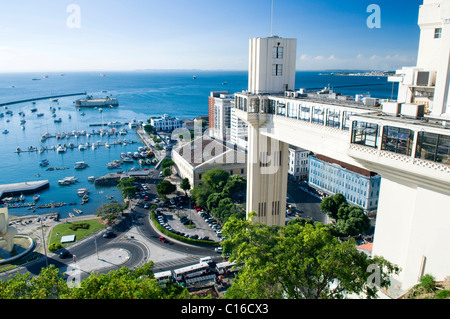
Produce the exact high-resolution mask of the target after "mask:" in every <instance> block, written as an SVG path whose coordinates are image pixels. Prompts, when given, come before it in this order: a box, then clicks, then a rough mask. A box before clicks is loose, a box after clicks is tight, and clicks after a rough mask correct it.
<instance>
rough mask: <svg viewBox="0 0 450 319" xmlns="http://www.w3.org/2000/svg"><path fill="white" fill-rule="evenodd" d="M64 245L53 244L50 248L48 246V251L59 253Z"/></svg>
mask: <svg viewBox="0 0 450 319" xmlns="http://www.w3.org/2000/svg"><path fill="white" fill-rule="evenodd" d="M61 248H62V245H61V244H60V243H53V244H51V245H50V246H48V250H50V251H57V250H58V249H61Z"/></svg>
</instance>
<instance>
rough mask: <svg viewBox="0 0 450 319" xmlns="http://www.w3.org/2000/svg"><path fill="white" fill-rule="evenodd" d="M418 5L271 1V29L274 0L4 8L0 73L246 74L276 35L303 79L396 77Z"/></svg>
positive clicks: (409, 58) (382, 0)
mask: <svg viewBox="0 0 450 319" xmlns="http://www.w3.org/2000/svg"><path fill="white" fill-rule="evenodd" d="M371 4H375V5H377V6H378V8H379V10H376V11H373V10H368V7H369V6H370V5H371ZM421 4H422V1H421V0H395V1H391V0H315V1H311V0H274V1H273V20H271V16H272V14H271V7H272V0H226V1H220V0H170V1H168V0H158V1H157V0H127V1H125V0H68V1H66V0H15V1H8V0H0V5H1V10H0V72H1V73H4V72H28V71H29V72H31V71H32V72H35V71H42V72H52V71H55V72H58V71H66V72H67V71H87V70H99V71H129V70H143V69H200V70H247V69H248V46H249V39H250V38H254V37H268V36H270V35H271V31H272V32H273V35H277V36H280V37H283V38H296V39H297V70H330V69H343V70H344V69H346V70H347V69H350V70H356V69H360V70H361V69H362V70H395V69H399V68H401V67H403V66H413V65H415V64H416V60H417V49H418V44H419V36H420V32H419V27H418V26H417V18H418V10H419V5H421ZM369 8H370V7H369ZM373 18H375V20H374V19H373ZM368 20H370V21H369V22H376V23H378V25H377V26H379V27H374V28H370V27H369V25H371V24H370V23H369V24H368ZM271 21H272V23H271Z"/></svg>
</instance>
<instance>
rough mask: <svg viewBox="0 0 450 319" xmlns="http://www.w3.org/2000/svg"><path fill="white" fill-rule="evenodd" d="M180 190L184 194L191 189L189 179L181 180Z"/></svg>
mask: <svg viewBox="0 0 450 319" xmlns="http://www.w3.org/2000/svg"><path fill="white" fill-rule="evenodd" d="M180 188H181V189H182V190H184V193H185V194H186V192H187V191H188V190H190V189H191V183H190V182H189V178H187V177H185V178H183V179H182V180H181V183H180Z"/></svg>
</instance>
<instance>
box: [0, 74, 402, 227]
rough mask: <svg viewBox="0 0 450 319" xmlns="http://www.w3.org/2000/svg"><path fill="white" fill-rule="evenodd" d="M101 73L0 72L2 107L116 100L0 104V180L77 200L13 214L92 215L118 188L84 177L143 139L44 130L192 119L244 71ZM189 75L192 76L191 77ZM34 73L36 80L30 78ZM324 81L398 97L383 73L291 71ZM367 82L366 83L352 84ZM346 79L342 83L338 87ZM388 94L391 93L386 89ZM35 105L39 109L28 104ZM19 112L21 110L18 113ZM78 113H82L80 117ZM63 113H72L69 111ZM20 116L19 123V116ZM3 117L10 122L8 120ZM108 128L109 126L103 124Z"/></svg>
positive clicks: (312, 83) (100, 171)
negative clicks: (106, 104)
mask: <svg viewBox="0 0 450 319" xmlns="http://www.w3.org/2000/svg"><path fill="white" fill-rule="evenodd" d="M104 75H105V76H100V73H98V72H69V73H65V74H64V75H62V74H60V73H42V74H36V73H11V74H0V106H1V105H2V103H7V102H11V101H17V100H24V99H31V98H38V97H44V96H51V95H60V94H70V93H78V92H87V94H89V95H92V96H94V97H105V96H107V95H108V96H110V97H114V98H117V99H118V100H119V103H120V105H119V107H118V108H113V109H109V108H102V109H103V112H99V110H98V109H82V110H81V111H79V110H77V109H76V107H75V104H74V101H75V100H76V99H78V98H80V97H78V96H72V97H64V98H59V100H58V102H52V101H50V100H48V99H46V100H39V101H36V102H35V104H34V105H33V104H32V103H31V102H27V103H21V104H14V105H9V106H7V109H6V108H5V107H3V106H2V107H0V113H5V112H6V111H7V110H11V111H13V115H12V116H10V115H6V114H5V116H4V117H3V118H0V131H2V132H3V131H4V130H8V131H9V133H8V134H1V135H0V163H1V164H0V169H1V171H0V184H10V183H19V182H27V181H39V180H49V182H50V188H49V189H47V190H44V191H41V192H40V193H39V194H40V195H41V198H40V201H39V202H38V204H49V203H51V202H52V201H54V202H55V203H61V202H65V203H66V204H69V203H76V204H77V205H75V206H72V205H66V206H62V207H57V208H45V209H36V211H35V212H34V213H33V212H32V211H31V210H29V209H27V208H26V207H23V208H13V209H10V214H12V215H32V214H43V213H50V212H59V213H60V217H61V218H65V217H68V214H69V212H72V211H73V208H79V209H81V210H82V211H83V214H95V211H96V210H97V208H98V207H99V206H100V205H102V204H104V203H107V202H109V201H110V199H108V198H107V196H113V200H118V201H122V200H123V199H122V197H121V194H120V192H119V191H118V190H117V189H116V188H115V187H96V186H94V185H93V183H90V182H88V177H89V176H95V177H99V176H102V175H105V174H107V173H110V172H111V171H115V170H109V169H107V168H106V164H107V163H108V162H111V161H113V160H115V159H120V154H121V153H122V152H125V153H126V152H134V151H136V150H137V148H138V147H139V146H142V143H141V142H140V140H139V137H138V136H137V135H136V133H135V132H134V131H133V130H131V129H129V128H128V126H125V127H126V128H127V130H128V134H127V135H123V136H116V137H111V136H110V137H105V136H103V137H100V136H99V135H93V136H91V137H89V138H86V137H85V136H83V137H79V138H78V139H75V138H73V137H72V138H70V139H63V140H56V139H55V138H51V139H48V140H47V141H45V142H41V140H40V138H41V136H42V135H43V134H45V133H46V132H49V133H50V134H52V135H55V134H56V133H62V132H72V131H74V130H75V131H81V130H86V131H87V132H88V133H89V132H92V130H98V129H100V127H92V126H90V124H101V123H104V124H106V123H108V122H111V121H120V122H123V123H124V122H129V121H131V120H132V119H135V120H138V121H139V120H142V121H144V122H146V121H147V119H149V118H150V117H152V116H160V115H163V114H169V115H171V116H175V117H179V118H189V119H192V118H194V117H196V116H198V115H206V114H208V96H209V93H210V91H218V90H227V91H229V92H230V93H235V92H240V91H242V90H246V89H247V72H245V71H222V72H220V71H214V72H213V71H134V72H131V71H130V72H106V73H105V74H104ZM193 75H195V76H196V79H193ZM34 78H40V80H37V81H33V80H32V79H34ZM328 85H330V86H331V87H336V88H335V91H337V92H341V93H342V94H347V95H353V96H354V95H355V94H359V93H367V92H369V93H370V94H371V95H372V96H373V97H378V98H394V99H395V98H396V92H397V87H394V88H393V86H392V84H391V83H388V82H387V80H386V78H385V77H380V78H377V77H359V76H358V77H357V76H332V75H320V72H298V73H297V76H296V87H297V88H319V87H324V86H328ZM356 85H367V86H356ZM340 86H344V87H342V88H338V87H340ZM392 93H393V94H392ZM33 107H36V108H37V109H38V111H37V112H35V113H32V112H31V109H32V108H33ZM51 107H53V108H55V109H56V111H55V114H56V118H61V120H62V122H61V123H54V119H55V118H53V117H52V113H51V109H50V108H51ZM19 112H23V113H24V114H25V116H24V117H22V116H20V115H19ZM81 112H84V113H85V115H84V116H82V115H81ZM37 113H44V116H43V117H37ZM69 116H70V117H71V118H69ZM21 119H24V120H25V121H26V123H25V124H24V125H23V126H24V128H25V129H22V127H21V123H20V120H21ZM8 120H9V121H8ZM105 128H107V129H109V130H110V129H111V127H105ZM123 138H126V139H127V140H128V141H136V142H137V143H134V144H127V145H112V146H111V148H110V149H107V148H105V147H99V148H97V149H96V150H92V149H90V148H89V149H87V150H85V151H80V150H78V149H73V150H71V149H67V152H66V153H62V154H61V153H57V152H56V151H53V150H49V151H44V152H43V153H38V152H31V153H15V151H16V149H17V147H20V148H21V149H22V150H26V149H27V148H28V147H30V146H33V147H40V146H41V145H42V146H47V147H52V146H56V145H57V144H68V143H70V142H72V143H73V144H75V145H78V144H84V143H86V142H87V141H88V142H90V143H91V144H92V143H94V142H98V141H100V142H101V143H105V142H106V141H109V142H110V143H112V142H113V141H114V140H119V139H123ZM43 159H47V160H48V161H49V162H50V165H49V166H48V167H54V168H64V167H67V168H68V169H62V170H56V169H55V170H53V171H47V170H46V169H47V167H44V168H43V167H41V166H40V165H39V163H40V161H41V160H43ZM78 161H85V162H87V163H88V164H89V167H88V168H86V169H84V170H75V169H74V164H75V163H76V162H78ZM132 167H136V168H137V167H138V165H137V163H134V164H124V165H122V170H124V171H125V170H129V169H131V168H132ZM69 176H75V177H77V178H78V183H76V184H74V185H71V186H60V185H59V184H58V180H60V179H63V178H64V177H69ZM79 188H87V189H88V190H89V191H90V196H89V197H90V200H89V203H86V204H84V205H80V202H81V199H80V198H79V197H78V195H77V190H78V189H79ZM29 202H32V195H26V200H25V203H29Z"/></svg>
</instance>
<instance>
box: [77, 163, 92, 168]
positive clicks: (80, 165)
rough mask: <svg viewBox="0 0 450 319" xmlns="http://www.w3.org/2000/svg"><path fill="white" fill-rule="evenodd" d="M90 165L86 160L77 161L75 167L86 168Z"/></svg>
mask: <svg viewBox="0 0 450 319" xmlns="http://www.w3.org/2000/svg"><path fill="white" fill-rule="evenodd" d="M88 166H89V165H88V164H87V163H86V162H76V163H75V169H84V168H86V167H88Z"/></svg>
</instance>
